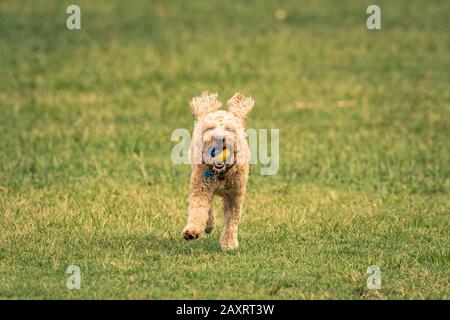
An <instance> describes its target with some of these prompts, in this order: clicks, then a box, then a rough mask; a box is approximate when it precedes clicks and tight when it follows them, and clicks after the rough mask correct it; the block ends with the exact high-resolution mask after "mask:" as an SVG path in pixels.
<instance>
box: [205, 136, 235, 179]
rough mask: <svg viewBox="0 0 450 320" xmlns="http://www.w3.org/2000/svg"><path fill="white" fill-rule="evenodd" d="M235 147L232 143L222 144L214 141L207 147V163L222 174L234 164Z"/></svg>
mask: <svg viewBox="0 0 450 320" xmlns="http://www.w3.org/2000/svg"><path fill="white" fill-rule="evenodd" d="M234 158H235V154H234V148H233V146H232V145H231V144H227V145H221V144H217V143H213V144H211V145H209V146H208V147H207V148H205V152H204V160H205V163H206V164H208V165H210V166H211V169H212V170H213V171H214V172H215V173H217V174H221V173H223V172H225V171H226V170H227V169H228V168H230V167H232V166H233V165H234Z"/></svg>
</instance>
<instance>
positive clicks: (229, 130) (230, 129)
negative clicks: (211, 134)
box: [225, 128, 234, 133]
mask: <svg viewBox="0 0 450 320" xmlns="http://www.w3.org/2000/svg"><path fill="white" fill-rule="evenodd" d="M225 131H228V132H230V133H234V129H233V128H226V129H225Z"/></svg>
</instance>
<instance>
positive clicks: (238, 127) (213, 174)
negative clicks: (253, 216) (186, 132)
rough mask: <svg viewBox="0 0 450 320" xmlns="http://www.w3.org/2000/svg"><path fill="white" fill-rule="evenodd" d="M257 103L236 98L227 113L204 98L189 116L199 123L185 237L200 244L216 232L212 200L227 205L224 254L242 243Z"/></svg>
mask: <svg viewBox="0 0 450 320" xmlns="http://www.w3.org/2000/svg"><path fill="white" fill-rule="evenodd" d="M253 105H254V101H253V99H252V98H250V97H245V96H243V95H241V94H240V93H236V94H235V95H234V96H233V97H232V98H231V99H230V100H228V102H227V109H228V111H225V110H219V109H220V107H221V106H222V103H221V102H219V101H218V100H217V93H216V94H209V93H208V92H203V94H202V95H201V96H199V97H196V98H194V99H192V101H191V110H192V113H193V114H194V116H195V118H196V124H195V127H194V133H193V139H192V142H191V146H190V154H189V157H190V161H191V164H192V174H191V181H190V192H189V209H188V211H189V214H188V221H187V225H186V227H185V228H184V229H183V237H184V238H185V239H186V240H193V239H197V238H198V237H199V236H202V235H203V234H204V233H205V232H206V233H211V232H212V230H213V229H214V225H215V218H214V213H213V210H212V199H213V197H214V195H218V196H220V197H221V198H222V201H223V212H224V226H223V229H222V233H221V236H220V245H221V247H222V249H224V250H228V249H234V248H237V247H238V245H239V242H238V223H239V219H240V217H241V212H242V206H243V203H244V198H245V190H246V186H247V180H248V169H249V163H248V162H249V157H250V152H249V147H248V144H247V140H246V139H245V132H244V126H245V121H246V118H247V116H248V114H249V112H250V111H251V109H252V108H253Z"/></svg>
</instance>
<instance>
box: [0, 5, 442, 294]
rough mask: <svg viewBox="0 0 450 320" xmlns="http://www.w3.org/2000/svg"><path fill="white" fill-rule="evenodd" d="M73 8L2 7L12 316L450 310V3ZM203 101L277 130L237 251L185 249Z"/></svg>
mask: <svg viewBox="0 0 450 320" xmlns="http://www.w3.org/2000/svg"><path fill="white" fill-rule="evenodd" d="M69 4H72V2H71V1H31V0H30V1H13V0H7V1H1V2H0V73H1V81H0V298H3V299H10V298H26V299H29V298H33V299H34V298H37V299H47V298H62V299H79V298H89V299H91V298H93V299H97V298H120V299H123V298H126V299H128V298H145V299H147V298H148V299H164V298H171V299H178V298H182V299H199V298H201V299H209V298H212V299H216V298H237V299H241V298H246V299H259V298H267V299H311V298H319V299H325V298H326V299H327V298H333V299H335V298H339V299H341V298H343V299H367V298H376V299H378V298H379V299H448V298H449V285H448V283H449V282H448V281H449V261H450V259H449V249H450V241H449V240H450V239H449V221H450V219H449V216H450V215H449V212H450V203H449V202H450V201H449V191H450V183H449V177H450V172H449V163H450V154H449V153H450V151H449V150H450V143H449V122H450V76H449V70H450V55H449V51H450V50H449V49H450V36H449V34H450V32H449V31H450V30H449V22H448V16H449V14H450V3H449V2H448V1H425V0H424V1H406V0H405V1H395V2H393V1H377V4H378V5H379V6H380V7H381V10H382V25H383V29H382V30H380V31H369V30H367V29H366V26H365V20H366V18H367V14H366V8H367V6H368V5H369V4H372V2H370V1H369V2H365V1H346V2H343V1H332V0H329V1H311V2H308V3H299V2H298V1H287V2H283V3H281V2H280V3H276V2H274V1H214V2H213V1H189V3H187V2H185V1H171V2H170V5H162V1H161V2H160V3H157V2H153V3H151V2H150V3H149V2H147V1H118V0H117V1H88V0H81V1H77V4H79V5H80V7H81V11H82V14H81V15H82V30H80V31H68V30H67V29H66V27H65V19H66V17H67V15H66V13H65V10H66V7H67V6H68V5H69ZM278 8H284V9H285V10H286V12H287V19H286V20H284V21H277V20H276V19H275V18H274V12H275V10H277V9H278ZM204 89H209V90H213V91H218V92H219V94H220V97H221V99H222V100H226V99H227V98H228V97H229V96H231V95H232V94H233V93H234V92H235V91H238V90H239V91H241V92H243V93H245V94H249V95H252V96H253V97H254V99H255V100H256V105H255V109H254V111H253V112H252V114H251V116H250V119H249V122H248V126H249V127H251V128H256V129H259V128H279V129H280V170H279V172H278V173H277V175H275V176H261V175H259V167H258V166H252V168H251V174H250V182H249V186H248V195H247V199H246V204H245V212H244V214H243V219H242V222H241V224H240V244H241V247H240V248H239V249H238V250H237V251H234V252H222V251H221V250H220V247H219V243H218V238H219V230H218V229H216V230H215V231H214V233H213V234H212V235H209V236H207V237H205V238H203V239H201V240H198V241H193V242H185V241H183V240H182V239H181V230H182V228H183V226H184V223H185V220H186V214H187V194H188V180H189V174H190V168H189V167H188V166H187V165H174V164H172V162H171V160H170V150H171V148H172V146H173V145H174V143H172V142H171V141H170V135H171V132H172V131H173V130H174V129H175V128H189V129H191V128H192V126H193V118H192V116H191V114H190V111H189V108H188V101H189V100H190V99H191V97H193V96H194V95H197V94H199V93H200V92H201V91H202V90H204ZM218 217H219V220H220V221H221V214H220V213H218ZM220 224H221V223H220ZM219 228H220V225H219ZM71 264H76V265H79V266H80V267H81V272H82V284H81V289H80V290H73V291H69V290H67V289H66V286H65V282H66V278H67V276H68V275H67V274H65V271H66V268H67V267H68V266H69V265H71ZM370 265H378V266H380V268H381V271H382V286H383V287H382V289H381V290H379V291H376V292H366V291H365V289H366V279H367V276H366V275H365V272H366V269H367V267H368V266H370Z"/></svg>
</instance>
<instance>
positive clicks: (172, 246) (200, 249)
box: [143, 235, 224, 256]
mask: <svg viewBox="0 0 450 320" xmlns="http://www.w3.org/2000/svg"><path fill="white" fill-rule="evenodd" d="M143 241H144V243H146V245H147V246H151V247H152V248H154V249H155V250H156V251H160V252H165V253H170V254H173V255H189V256H192V255H193V254H196V255H197V254H211V253H221V252H224V251H223V250H222V249H221V248H220V245H219V239H218V238H217V237H216V236H214V235H207V236H204V237H202V238H200V239H196V240H191V241H186V240H184V239H183V238H181V237H176V236H173V235H170V236H167V237H157V236H154V235H146V236H145V237H144V239H143Z"/></svg>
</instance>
